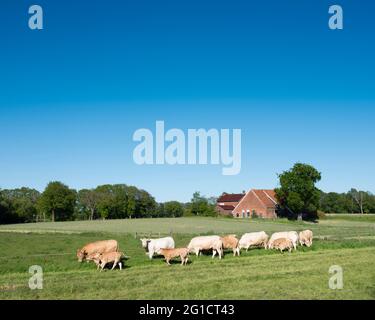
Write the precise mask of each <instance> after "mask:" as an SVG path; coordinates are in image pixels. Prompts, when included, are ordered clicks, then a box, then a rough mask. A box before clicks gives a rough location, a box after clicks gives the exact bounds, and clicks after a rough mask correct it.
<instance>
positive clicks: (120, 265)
mask: <svg viewBox="0 0 375 320" xmlns="http://www.w3.org/2000/svg"><path fill="white" fill-rule="evenodd" d="M118 265H119V267H120V270H122V262H119V263H118Z"/></svg>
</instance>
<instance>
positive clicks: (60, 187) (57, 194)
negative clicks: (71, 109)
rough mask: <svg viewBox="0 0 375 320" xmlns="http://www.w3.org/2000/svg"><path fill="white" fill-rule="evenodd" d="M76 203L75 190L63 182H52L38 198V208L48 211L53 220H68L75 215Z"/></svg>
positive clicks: (43, 211) (44, 211)
mask: <svg viewBox="0 0 375 320" xmlns="http://www.w3.org/2000/svg"><path fill="white" fill-rule="evenodd" d="M75 203H76V192H75V190H72V189H69V188H68V187H67V186H66V185H64V184H63V183H61V182H58V181H54V182H50V183H49V184H48V185H47V187H46V189H45V190H44V192H43V193H42V195H41V197H40V198H39V200H38V208H39V211H41V212H42V213H47V215H49V216H50V217H51V220H52V221H55V220H60V221H62V220H68V219H70V218H71V217H72V216H73V213H74V206H75Z"/></svg>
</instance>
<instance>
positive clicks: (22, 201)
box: [3, 187, 40, 222]
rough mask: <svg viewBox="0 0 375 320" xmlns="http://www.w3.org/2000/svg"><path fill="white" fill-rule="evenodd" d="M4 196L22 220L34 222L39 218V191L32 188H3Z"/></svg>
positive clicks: (14, 212)
mask: <svg viewBox="0 0 375 320" xmlns="http://www.w3.org/2000/svg"><path fill="white" fill-rule="evenodd" d="M3 196H4V198H6V199H7V200H8V201H9V203H10V204H11V208H12V211H13V214H14V215H15V216H17V218H18V220H19V221H20V222H32V221H35V220H36V219H37V215H38V211H37V206H36V204H37V201H38V199H39V197H40V193H39V191H37V190H35V189H30V188H25V187H22V188H19V189H9V190H3Z"/></svg>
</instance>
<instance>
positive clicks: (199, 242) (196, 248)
mask: <svg viewBox="0 0 375 320" xmlns="http://www.w3.org/2000/svg"><path fill="white" fill-rule="evenodd" d="M188 249H189V252H194V253H195V254H196V255H197V256H199V252H200V251H202V250H212V258H214V257H215V255H216V253H217V254H218V255H219V259H221V256H222V255H223V241H222V240H221V238H220V237H219V236H201V237H195V238H193V239H191V241H190V243H189V245H188Z"/></svg>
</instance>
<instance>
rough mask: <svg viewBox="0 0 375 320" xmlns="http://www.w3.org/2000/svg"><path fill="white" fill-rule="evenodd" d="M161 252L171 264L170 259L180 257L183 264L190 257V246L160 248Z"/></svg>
mask: <svg viewBox="0 0 375 320" xmlns="http://www.w3.org/2000/svg"><path fill="white" fill-rule="evenodd" d="M160 254H161V255H162V256H164V258H165V261H166V262H167V264H168V265H169V266H170V265H171V264H170V263H169V261H170V260H171V259H173V258H176V257H180V258H181V265H182V266H183V265H186V264H187V262H188V259H189V249H188V248H176V249H160Z"/></svg>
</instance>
